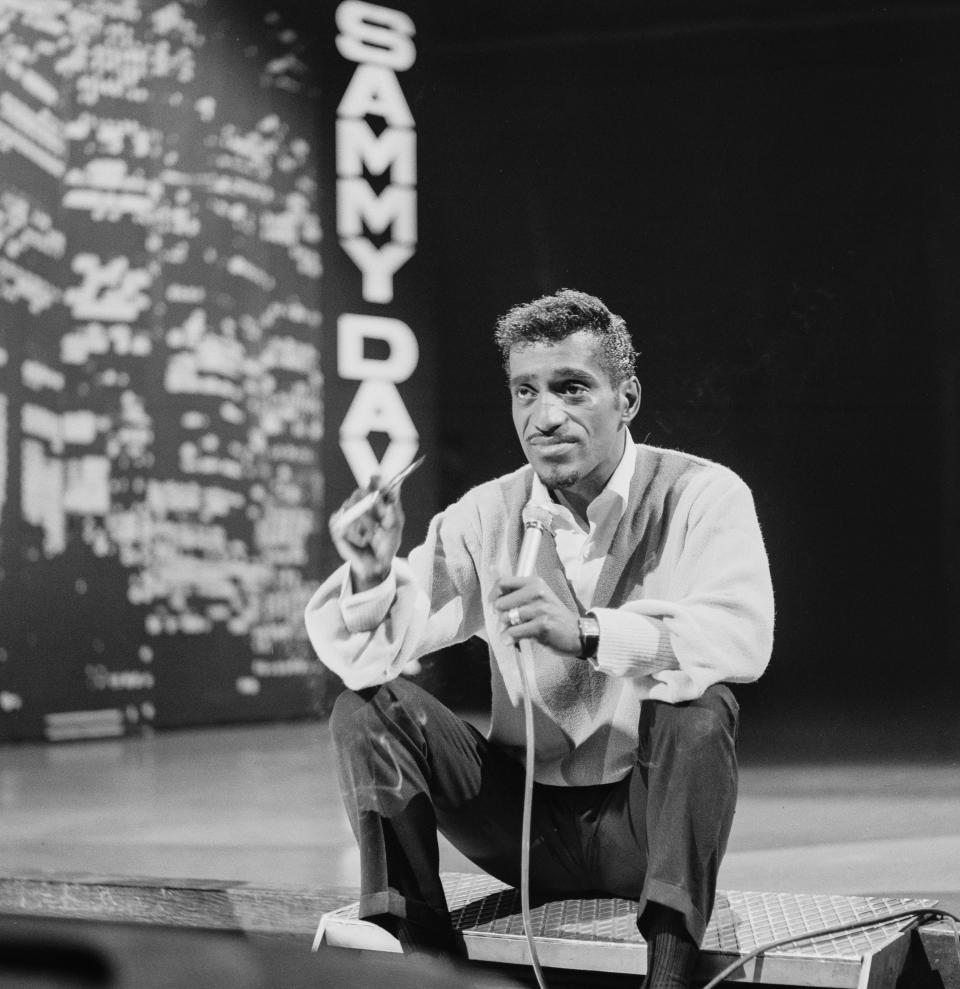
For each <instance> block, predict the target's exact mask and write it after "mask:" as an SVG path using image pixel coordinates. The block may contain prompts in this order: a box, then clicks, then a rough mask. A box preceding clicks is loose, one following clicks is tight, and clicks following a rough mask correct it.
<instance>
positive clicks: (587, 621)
mask: <svg viewBox="0 0 960 989" xmlns="http://www.w3.org/2000/svg"><path fill="white" fill-rule="evenodd" d="M577 624H578V626H579V628H580V658H581V659H596V657H597V650H598V649H599V648H600V622H598V621H597V618H596V615H590V614H587V615H582V616H581V617H580V618H579V619H578V621H577Z"/></svg>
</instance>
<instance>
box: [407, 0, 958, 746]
mask: <svg viewBox="0 0 960 989" xmlns="http://www.w3.org/2000/svg"><path fill="white" fill-rule="evenodd" d="M449 6H455V7H456V8H457V9H456V12H453V11H451V10H450V9H449ZM521 6H522V9H521V10H520V11H517V10H515V9H514V7H513V6H512V5H510V6H508V5H507V4H497V3H483V4H481V3H474V4H467V5H459V4H458V5H448V6H445V7H444V8H443V12H442V13H441V12H440V10H439V9H435V10H433V11H432V12H431V15H430V17H429V18H428V20H427V27H426V30H424V31H421V35H420V39H419V41H420V45H421V52H422V58H423V60H424V62H423V66H422V67H421V68H422V73H423V75H424V77H425V78H426V80H427V82H426V83H425V86H424V90H423V95H422V101H421V102H420V104H419V105H418V106H417V107H416V110H415V112H416V114H417V117H418V127H419V134H420V154H421V163H422V170H421V180H420V188H421V204H422V207H421V208H422V210H423V216H422V231H423V242H424V244H425V245H430V246H432V247H433V249H434V257H435V276H434V280H435V287H436V324H437V328H438V347H439V351H438V363H439V369H440V370H439V377H438V398H439V420H440V451H439V454H440V463H441V474H440V490H441V495H442V497H441V501H442V502H446V501H449V500H450V499H452V498H455V497H457V496H458V495H460V494H461V493H462V492H463V491H465V490H466V489H467V488H468V487H469V486H470V485H472V484H475V483H478V482H480V481H482V480H484V479H486V478H488V477H490V476H493V475H496V474H498V473H500V472H502V471H505V470H509V469H512V468H513V467H515V466H517V465H518V464H519V463H520V462H521V457H522V454H521V452H520V448H519V445H518V443H517V442H516V440H515V438H514V435H513V430H512V425H511V421H510V414H509V403H508V400H507V395H506V391H505V388H504V385H503V380H502V377H501V371H500V367H499V363H498V359H497V354H496V352H495V349H494V347H493V345H492V343H491V342H490V334H491V327H492V324H493V321H494V319H495V318H496V316H497V315H498V314H499V313H501V312H503V311H504V310H505V309H507V308H509V307H510V306H511V305H513V304H515V303H517V302H521V301H526V300H527V299H530V298H533V297H535V296H537V295H539V294H542V293H545V292H552V291H554V290H556V289H558V288H560V287H563V286H566V287H574V288H579V289H582V290H585V291H588V292H592V293H595V294H597V295H599V296H601V297H602V298H603V299H604V300H605V301H606V302H607V303H608V304H609V306H610V307H611V308H612V309H613V310H614V311H616V312H619V313H620V314H622V315H623V316H624V317H625V318H626V320H627V322H628V325H629V326H630V327H631V328H632V330H633V334H634V338H635V342H636V344H637V347H638V349H639V350H640V351H641V359H640V365H639V377H640V379H641V382H642V384H643V386H644V400H643V406H642V408H641V413H640V416H639V418H638V419H637V420H636V422H635V425H634V434H635V437H636V438H637V439H640V440H646V441H649V442H651V443H653V444H656V445H661V446H667V447H675V448H680V449H684V450H687V451H690V452H693V453H696V454H700V455H703V456H706V457H710V458H714V459H717V460H719V461H721V462H723V463H725V464H727V465H729V466H730V467H732V468H734V469H735V470H736V471H738V472H739V473H740V474H741V475H742V476H743V477H744V479H745V480H746V481H747V483H748V484H749V485H750V486H751V488H752V489H753V492H754V495H755V499H756V503H757V509H758V512H759V516H760V520H761V524H762V527H763V530H764V534H765V538H766V543H767V548H768V552H769V555H770V560H771V566H772V570H773V577H774V584H775V589H776V594H777V635H776V644H775V649H774V658H773V661H772V663H771V666H770V668H769V671H768V673H767V674H766V676H765V677H764V678H763V680H762V681H760V683H759V684H757V685H755V686H750V687H744V688H739V694H740V697H741V701H743V702H746V704H748V705H749V709H750V710H751V712H752V716H753V717H755V718H766V719H770V720H771V721H777V720H779V719H783V718H792V717H794V716H800V717H803V716H804V715H807V714H809V713H811V712H814V711H816V712H817V713H818V715H819V716H820V717H821V723H822V719H823V716H824V715H825V714H826V715H827V720H828V721H829V720H830V718H833V720H834V721H838V720H842V719H843V718H845V717H846V716H848V715H851V716H852V715H856V716H858V717H863V716H867V717H872V716H876V717H878V718H879V717H883V718H887V719H890V723H891V725H892V726H896V725H900V726H901V727H902V726H904V725H906V724H908V723H910V722H914V721H916V720H917V719H920V720H923V719H924V718H925V717H926V716H928V715H930V714H933V713H937V712H942V711H950V710H951V709H955V707H956V700H957V694H958V686H957V683H958V678H957V675H956V665H957V660H958V649H957V646H956V642H957V632H958V620H957V615H958V613H960V582H958V555H960V554H958V548H960V538H958V533H960V525H958V519H960V507H958V506H960V497H958V494H960V492H958V483H957V479H958V447H960V430H958V404H960V401H958V391H960V389H958V384H960V347H958V330H957V326H958V317H960V306H958V301H960V300H958V296H957V287H956V286H957V275H958V274H960V270H958V268H960V265H958V248H960V243H958V221H960V203H958V197H957V185H958V179H960V153H958V152H960V147H958V126H960V123H958V122H960V61H958V58H957V54H958V52H960V11H958V10H957V7H956V6H955V5H952V4H951V5H906V4H904V5H883V6H882V7H881V6H879V5H864V4H813V3H808V4H800V3H797V4H789V3H782V4H777V5H770V4H764V5H751V4H738V5H730V4H725V5H722V6H721V5H714V4H706V3H699V4H692V3H691V4H685V5H680V4H670V5H669V6H668V5H651V4H644V5H637V4H631V3H620V2H602V3H592V4H589V5H584V4H573V3H566V4H554V3H550V4H546V3H536V4H524V5H521ZM731 7H733V8H735V9H734V10H733V12H731ZM772 7H773V8H775V9H771V8H772ZM418 23H424V22H423V20H421V21H419V22H418ZM455 652H456V660H457V662H455V663H454V664H453V666H452V669H453V670H455V671H456V672H454V673H451V672H450V671H449V669H448V670H447V671H446V672H444V673H440V672H439V671H437V672H436V673H435V675H436V676H437V677H438V682H439V683H440V685H441V687H442V689H446V690H448V691H450V692H451V693H452V694H453V695H454V696H455V697H459V698H461V699H463V700H464V701H465V702H466V703H469V702H470V701H471V700H472V699H473V697H476V696H478V695H479V693H480V692H481V691H482V689H483V684H484V673H483V672H481V671H480V667H481V666H482V657H481V656H480V655H479V654H478V652H477V651H476V650H471V649H462V650H459V651H455ZM461 671H462V672H461Z"/></svg>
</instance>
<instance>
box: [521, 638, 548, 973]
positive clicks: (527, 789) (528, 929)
mask: <svg viewBox="0 0 960 989" xmlns="http://www.w3.org/2000/svg"><path fill="white" fill-rule="evenodd" d="M516 649H517V652H516V656H517V669H518V670H519V671H520V683H521V685H522V687H523V724H524V735H525V741H526V757H525V760H524V762H525V765H524V773H523V824H522V825H521V827H522V830H521V832H520V913H521V915H522V917H523V932H524V934H525V935H526V938H527V946H528V947H529V949H530V964H531V966H532V967H533V974H534V975H535V976H536V979H537V985H538V986H539V987H540V989H547V983H546V981H545V980H544V977H543V969H541V968H540V956H539V954H538V953H537V945H536V942H535V941H534V939H533V925H532V921H531V919H530V828H531V822H532V818H533V770H534V744H533V701H532V700H531V698H530V679H529V677H528V676H527V666H528V664H532V662H533V652H532V650H531V649H530V643H529V642H528V641H527V640H526V639H522V640H521V641H520V642H518V643H517V644H516Z"/></svg>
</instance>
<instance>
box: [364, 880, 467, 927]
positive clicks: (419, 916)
mask: <svg viewBox="0 0 960 989" xmlns="http://www.w3.org/2000/svg"><path fill="white" fill-rule="evenodd" d="M384 915H386V916H390V917H396V918H397V919H399V920H408V921H410V922H411V923H413V924H418V925H419V926H420V927H425V928H427V929H428V930H431V931H437V932H439V933H443V934H448V933H450V932H451V931H452V930H453V927H452V925H451V923H450V914H449V913H443V914H440V913H437V911H436V910H432V909H431V908H430V907H428V906H427V904H426V903H422V902H420V901H418V900H411V899H409V898H407V897H405V896H403V895H402V894H400V893H398V892H397V891H396V890H395V889H388V890H384V891H383V892H380V893H367V894H365V895H364V896H361V897H360V905H359V911H358V916H359V918H360V920H369V921H372V922H373V923H377V918H379V917H383V916H384Z"/></svg>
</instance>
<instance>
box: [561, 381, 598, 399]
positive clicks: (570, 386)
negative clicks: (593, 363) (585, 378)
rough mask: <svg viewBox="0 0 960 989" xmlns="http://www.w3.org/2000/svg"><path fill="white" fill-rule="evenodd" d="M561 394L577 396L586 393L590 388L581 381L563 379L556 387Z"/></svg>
mask: <svg viewBox="0 0 960 989" xmlns="http://www.w3.org/2000/svg"><path fill="white" fill-rule="evenodd" d="M557 391H559V392H560V394H561V395H570V396H573V397H579V396H581V395H586V394H587V392H589V391H590V389H589V388H588V387H587V386H586V385H585V384H584V383H583V382H582V381H564V382H563V384H561V385H560V387H559V388H558V389H557Z"/></svg>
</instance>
